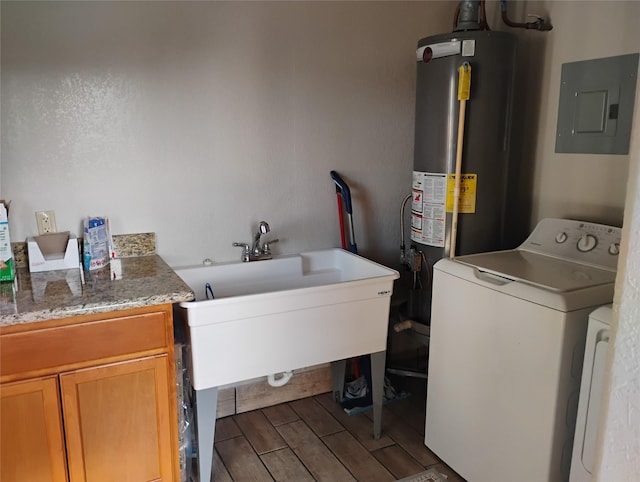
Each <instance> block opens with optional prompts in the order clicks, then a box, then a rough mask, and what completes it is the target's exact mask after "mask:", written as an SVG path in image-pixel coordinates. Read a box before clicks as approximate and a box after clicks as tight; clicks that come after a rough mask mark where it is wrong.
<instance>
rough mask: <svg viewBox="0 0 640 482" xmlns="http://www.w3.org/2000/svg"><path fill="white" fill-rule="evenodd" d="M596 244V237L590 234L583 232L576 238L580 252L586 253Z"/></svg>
mask: <svg viewBox="0 0 640 482" xmlns="http://www.w3.org/2000/svg"><path fill="white" fill-rule="evenodd" d="M597 244H598V238H596V237H595V236H593V235H592V234H583V235H582V236H581V237H580V239H579V240H578V251H580V252H581V253H587V252H589V251H591V250H592V249H593V248H595V247H596V245H597Z"/></svg>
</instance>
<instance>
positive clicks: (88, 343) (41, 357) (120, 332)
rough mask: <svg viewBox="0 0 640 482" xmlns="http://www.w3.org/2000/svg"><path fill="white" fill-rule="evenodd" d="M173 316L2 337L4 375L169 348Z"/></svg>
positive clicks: (125, 318) (0, 356) (136, 317)
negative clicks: (171, 317) (171, 318)
mask: <svg viewBox="0 0 640 482" xmlns="http://www.w3.org/2000/svg"><path fill="white" fill-rule="evenodd" d="M169 317H170V315H168V314H167V313H165V312H150V313H143V314H138V315H134V316H122V317H119V318H110V319H105V320H99V321H90V322H85V323H78V324H72V325H66V326H59V327H55V328H45V329H41V330H34V331H28V332H22V333H11V334H6V335H2V336H0V345H1V349H0V375H1V376H3V377H4V376H7V375H12V374H16V373H21V372H32V371H37V370H46V369H49V368H51V369H53V368H62V367H69V366H72V365H78V364H82V363H84V362H88V361H92V360H98V359H100V360H104V359H108V358H110V357H118V356H122V355H127V354H129V353H139V352H145V351H149V350H157V349H163V348H166V347H167V346H168V344H169V336H168V333H169V330H170V325H171V323H170V319H168V318H169Z"/></svg>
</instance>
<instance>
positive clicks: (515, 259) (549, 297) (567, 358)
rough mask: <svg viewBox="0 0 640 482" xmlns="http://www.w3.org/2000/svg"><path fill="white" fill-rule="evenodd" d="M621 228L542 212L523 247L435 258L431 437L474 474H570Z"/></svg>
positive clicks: (483, 480) (558, 477) (539, 481)
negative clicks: (595, 318)
mask: <svg viewBox="0 0 640 482" xmlns="http://www.w3.org/2000/svg"><path fill="white" fill-rule="evenodd" d="M620 237H621V230H620V229H619V228H617V227H613V226H606V225H602V224H595V223H588V222H581V221H575V220H567V219H553V218H548V219H543V220H542V221H540V223H538V225H537V226H536V228H535V229H534V230H533V232H532V233H531V234H530V235H529V237H528V238H527V239H526V240H525V242H524V243H523V244H522V245H521V246H519V247H518V248H516V249H513V250H506V251H496V252H490V253H480V254H473V255H468V256H461V257H458V258H455V259H443V260H440V261H438V262H437V263H436V264H435V266H434V276H433V302H432V311H431V340H430V353H429V367H428V382H427V405H426V423H425V444H426V446H427V447H428V448H429V449H431V450H432V451H433V452H435V454H436V455H438V457H440V458H441V459H442V460H443V461H444V462H446V463H447V464H448V465H449V466H450V467H452V468H453V469H454V470H455V471H457V472H458V473H459V474H460V475H461V476H462V477H464V478H465V479H467V480H469V481H470V482H543V481H566V480H568V478H569V472H570V466H571V454H572V447H573V436H574V430H575V422H576V412H577V406H578V398H579V388H580V377H581V373H582V363H583V357H584V347H585V339H586V334H587V325H588V318H589V314H590V313H591V312H592V311H593V310H594V309H595V308H596V307H599V306H602V305H605V304H607V303H611V302H612V300H613V291H614V282H615V276H616V267H617V261H618V250H619V245H620Z"/></svg>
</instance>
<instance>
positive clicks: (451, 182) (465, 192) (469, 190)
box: [447, 174, 478, 213]
mask: <svg viewBox="0 0 640 482" xmlns="http://www.w3.org/2000/svg"><path fill="white" fill-rule="evenodd" d="M477 183H478V175H477V174H462V175H461V177H460V196H459V197H458V212H459V213H475V212H476V185H477ZM455 186H456V175H455V174H449V175H447V212H448V213H452V212H453V191H454V190H455Z"/></svg>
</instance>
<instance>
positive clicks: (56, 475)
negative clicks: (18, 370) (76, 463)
mask: <svg viewBox="0 0 640 482" xmlns="http://www.w3.org/2000/svg"><path fill="white" fill-rule="evenodd" d="M0 393H1V395H2V404H1V406H0V414H1V415H0V417H1V420H0V431H1V432H2V437H1V440H0V462H1V463H0V480H2V481H7V482H8V481H13V480H16V481H17V480H28V481H31V482H49V481H53V482H64V481H66V480H67V469H66V459H65V449H64V437H63V432H62V412H61V410H60V398H59V397H58V379H57V377H46V378H37V379H34V380H29V381H25V382H14V383H7V384H3V385H2V390H1V392H0Z"/></svg>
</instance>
